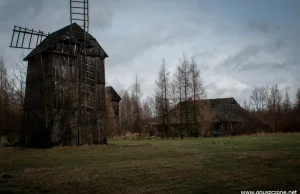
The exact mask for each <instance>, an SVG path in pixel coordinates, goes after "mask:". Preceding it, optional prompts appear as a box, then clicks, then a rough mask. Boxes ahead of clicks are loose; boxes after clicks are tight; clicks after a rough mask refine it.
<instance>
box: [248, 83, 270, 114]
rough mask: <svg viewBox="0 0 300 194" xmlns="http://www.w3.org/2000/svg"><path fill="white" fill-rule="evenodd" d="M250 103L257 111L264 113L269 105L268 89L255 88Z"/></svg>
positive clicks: (262, 87)
mask: <svg viewBox="0 0 300 194" xmlns="http://www.w3.org/2000/svg"><path fill="white" fill-rule="evenodd" d="M250 102H251V104H252V106H253V108H254V110H255V111H262V110H264V109H265V108H266V105H267V103H268V87H264V86H261V87H258V86H255V87H254V89H253V90H252V93H251V96H250Z"/></svg>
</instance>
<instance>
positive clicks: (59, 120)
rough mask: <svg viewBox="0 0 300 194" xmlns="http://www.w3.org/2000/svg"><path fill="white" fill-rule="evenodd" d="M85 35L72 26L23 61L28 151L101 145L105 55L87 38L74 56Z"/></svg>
mask: <svg viewBox="0 0 300 194" xmlns="http://www.w3.org/2000/svg"><path fill="white" fill-rule="evenodd" d="M71 34H72V35H74V34H75V35H76V37H77V39H76V40H75V41H73V42H70V41H68V40H70V36H71ZM84 34H85V31H84V29H82V28H81V27H80V26H79V25H78V24H76V23H73V24H71V25H68V26H66V27H64V28H62V29H60V30H58V31H56V32H54V33H52V34H50V35H49V36H48V37H47V38H45V39H44V40H43V41H42V42H41V43H40V44H39V45H37V47H36V48H35V49H34V50H32V51H31V52H30V53H29V54H28V55H27V56H26V57H25V58H24V60H25V61H28V69H27V78H26V94H25V103H24V115H25V116H24V126H23V130H22V132H23V140H24V142H25V143H26V144H27V145H28V146H36V147H43V146H46V147H47V146H52V145H82V144H99V143H100V144H101V143H105V140H106V129H105V58H107V57H108V55H107V54H106V52H105V51H104V50H103V48H102V47H101V46H100V44H99V43H98V42H97V40H96V39H95V38H94V37H93V36H92V35H91V34H89V33H87V36H88V38H86V39H88V43H87V45H86V48H84V49H86V53H82V52H80V51H78V49H79V46H80V44H79V42H80V41H82V40H81V37H84V36H85V35H84ZM51 36H53V37H59V38H61V40H63V41H61V40H57V39H53V38H49V37H51ZM64 40H65V41H64ZM76 41H77V42H76ZM82 74H84V75H82ZM83 77H84V80H82V79H83ZM83 110H84V111H85V113H86V114H81V111H83Z"/></svg>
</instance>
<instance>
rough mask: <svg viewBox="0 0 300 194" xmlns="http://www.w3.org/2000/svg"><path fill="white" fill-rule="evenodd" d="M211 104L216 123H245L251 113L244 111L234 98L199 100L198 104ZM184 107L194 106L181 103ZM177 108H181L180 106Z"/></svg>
mask: <svg viewBox="0 0 300 194" xmlns="http://www.w3.org/2000/svg"><path fill="white" fill-rule="evenodd" d="M200 102H205V103H207V104H209V106H210V111H211V113H213V117H214V118H213V120H214V121H230V122H243V121H245V120H246V119H247V118H248V115H249V112H248V111H246V110H245V109H243V108H242V107H241V106H240V105H239V104H238V103H237V102H236V100H235V99H234V98H233V97H230V98H215V99H203V100H198V101H196V103H200ZM181 104H182V105H183V106H186V105H187V104H188V106H192V104H193V101H187V102H182V103H181ZM177 106H180V104H178V105H177Z"/></svg>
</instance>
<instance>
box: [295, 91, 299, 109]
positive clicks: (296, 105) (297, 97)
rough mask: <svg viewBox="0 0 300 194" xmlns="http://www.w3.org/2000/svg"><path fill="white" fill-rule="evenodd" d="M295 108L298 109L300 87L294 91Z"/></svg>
mask: <svg viewBox="0 0 300 194" xmlns="http://www.w3.org/2000/svg"><path fill="white" fill-rule="evenodd" d="M295 107H296V109H298V110H300V88H298V89H297V92H296V103H295Z"/></svg>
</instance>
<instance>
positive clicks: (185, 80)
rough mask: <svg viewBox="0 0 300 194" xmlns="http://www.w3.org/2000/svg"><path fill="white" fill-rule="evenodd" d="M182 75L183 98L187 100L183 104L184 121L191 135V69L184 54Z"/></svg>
mask: <svg viewBox="0 0 300 194" xmlns="http://www.w3.org/2000/svg"><path fill="white" fill-rule="evenodd" d="M180 69H181V75H182V89H183V100H184V102H185V105H184V106H183V114H184V122H185V130H186V132H187V134H188V135H189V136H190V135H191V130H190V126H189V118H190V112H189V106H188V100H189V97H190V95H189V94H190V92H191V91H190V89H191V87H190V86H191V83H190V79H189V78H190V71H189V69H190V68H189V61H188V60H187V58H186V56H185V55H183V60H182V63H181V68H180Z"/></svg>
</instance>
